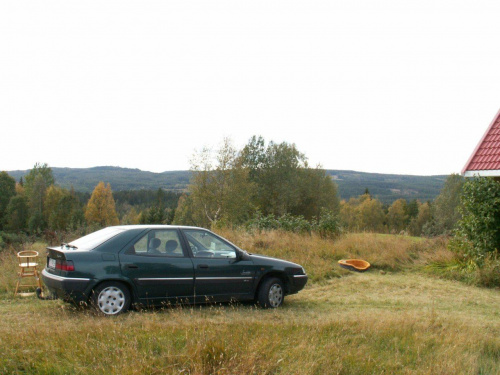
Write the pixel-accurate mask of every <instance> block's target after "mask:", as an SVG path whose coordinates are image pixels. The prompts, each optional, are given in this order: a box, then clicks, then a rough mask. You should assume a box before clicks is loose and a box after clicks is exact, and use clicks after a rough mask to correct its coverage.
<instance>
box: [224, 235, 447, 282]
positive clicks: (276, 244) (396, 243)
mask: <svg viewBox="0 0 500 375" xmlns="http://www.w3.org/2000/svg"><path fill="white" fill-rule="evenodd" d="M218 233H219V234H220V235H222V236H223V237H226V238H228V239H229V240H230V241H232V242H233V243H235V244H237V245H238V246H239V247H241V248H242V249H244V250H247V251H248V252H250V253H257V254H264V255H269V256H274V257H278V258H282V259H286V260H289V261H292V262H295V263H299V264H300V265H302V266H303V267H304V268H305V269H306V271H307V273H308V274H309V276H310V277H311V279H312V282H316V281H320V280H325V279H329V278H332V277H338V276H340V275H345V274H348V271H343V270H341V269H340V268H339V267H338V266H337V261H338V260H340V259H349V258H361V259H364V260H366V261H368V262H369V263H370V264H371V265H372V266H373V267H374V268H375V269H381V270H391V271H397V270H402V269H405V268H408V267H412V266H415V265H424V264H427V263H430V262H437V261H439V262H447V261H450V260H451V259H453V258H454V254H453V253H452V252H451V251H450V250H448V249H447V246H446V241H445V240H443V239H423V238H419V237H409V236H397V235H384V234H375V233H348V234H346V235H344V236H342V237H340V238H339V239H337V240H331V239H324V238H321V237H320V236H319V235H316V234H314V233H313V234H311V235H303V234H297V233H289V232H281V231H262V232H260V233H251V232H246V231H240V230H230V229H223V230H219V231H218Z"/></svg>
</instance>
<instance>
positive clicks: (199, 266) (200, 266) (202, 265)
mask: <svg viewBox="0 0 500 375" xmlns="http://www.w3.org/2000/svg"><path fill="white" fill-rule="evenodd" d="M198 268H208V264H198Z"/></svg>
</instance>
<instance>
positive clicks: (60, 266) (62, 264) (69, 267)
mask: <svg viewBox="0 0 500 375" xmlns="http://www.w3.org/2000/svg"><path fill="white" fill-rule="evenodd" d="M56 270H61V271H74V270H75V266H74V265H73V261H72V260H60V261H58V262H57V263H56Z"/></svg>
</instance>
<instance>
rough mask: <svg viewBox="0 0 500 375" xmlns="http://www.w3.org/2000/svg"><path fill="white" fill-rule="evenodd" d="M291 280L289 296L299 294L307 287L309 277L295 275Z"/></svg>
mask: <svg viewBox="0 0 500 375" xmlns="http://www.w3.org/2000/svg"><path fill="white" fill-rule="evenodd" d="M290 278H291V280H290V284H289V288H288V289H289V290H288V294H295V293H298V292H299V291H300V290H302V289H303V288H304V287H305V286H306V284H307V280H308V277H307V275H293V276H292V277H290Z"/></svg>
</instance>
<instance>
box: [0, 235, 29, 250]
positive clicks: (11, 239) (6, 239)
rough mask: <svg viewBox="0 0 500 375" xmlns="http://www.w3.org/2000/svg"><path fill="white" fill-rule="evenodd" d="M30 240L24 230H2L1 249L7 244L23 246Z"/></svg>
mask: <svg viewBox="0 0 500 375" xmlns="http://www.w3.org/2000/svg"><path fill="white" fill-rule="evenodd" d="M27 242H29V237H28V236H27V235H26V234H25V233H23V232H0V250H3V249H5V248H6V247H7V246H13V247H15V248H18V247H22V246H23V245H24V244H25V243H27Z"/></svg>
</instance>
